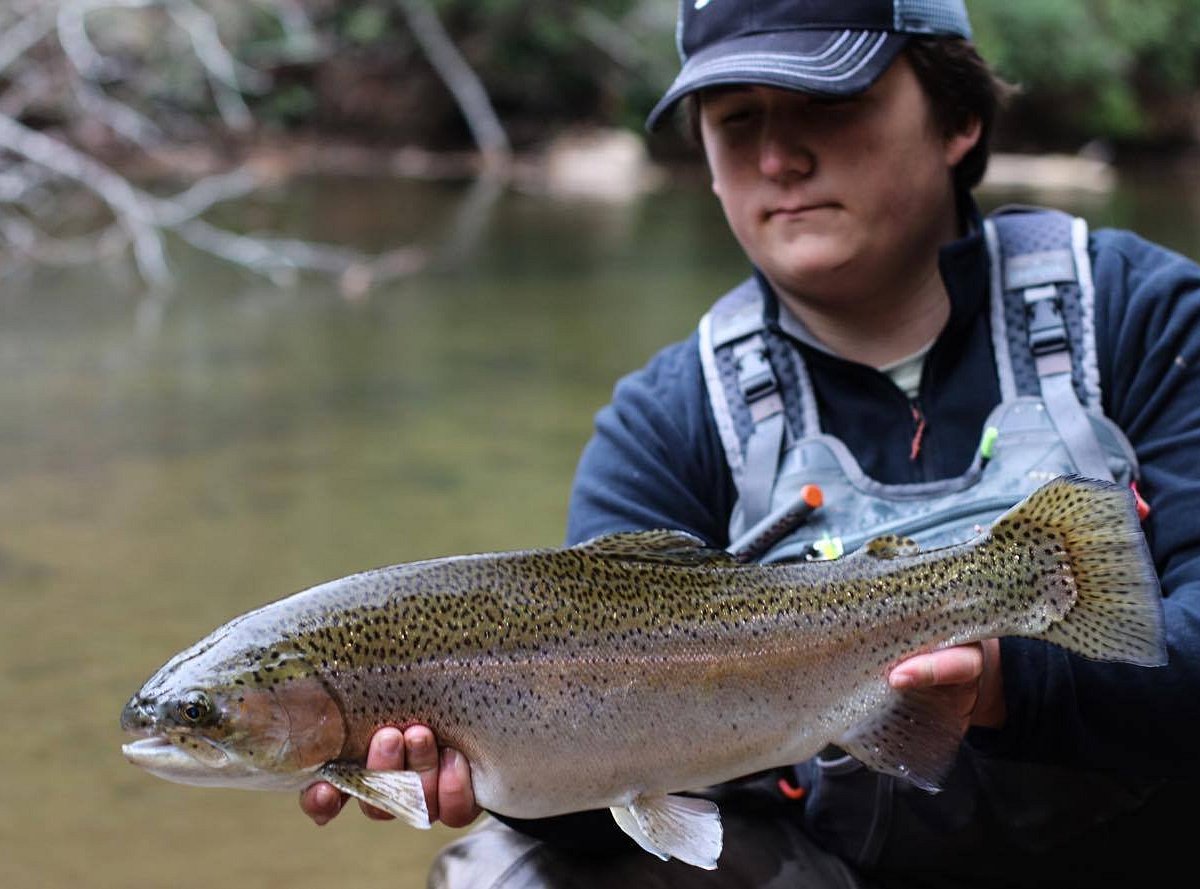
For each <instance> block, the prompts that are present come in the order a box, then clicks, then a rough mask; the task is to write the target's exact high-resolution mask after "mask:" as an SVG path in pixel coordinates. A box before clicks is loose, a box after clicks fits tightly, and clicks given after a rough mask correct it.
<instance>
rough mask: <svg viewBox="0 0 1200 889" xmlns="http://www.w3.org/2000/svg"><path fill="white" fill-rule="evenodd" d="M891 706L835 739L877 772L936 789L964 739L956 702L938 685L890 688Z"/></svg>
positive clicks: (932, 791) (930, 789)
mask: <svg viewBox="0 0 1200 889" xmlns="http://www.w3.org/2000/svg"><path fill="white" fill-rule="evenodd" d="M888 701H889V706H888V707H887V708H886V709H885V710H884V711H883V712H882V713H880V714H879V715H878V716H875V717H874V718H872V719H869V720H867V721H865V722H862V723H860V724H859V725H856V726H855V727H854V728H852V729H851V730H850V731H849V732H847V733H846V735H845V736H844V737H842V738H840V739H839V740H838V741H837V745H838V746H839V747H841V748H842V749H843V750H845V751H846V752H847V753H849V754H850V755H851V756H853V757H854V758H855V759H857V760H858V761H859V762H861V763H862V764H863V765H865V766H866V767H867V768H869V769H873V770H874V771H876V772H883V773H884V774H887V775H895V776H896V777H898V778H904V779H905V780H907V781H911V782H912V783H913V784H915V785H917V786H918V787H920V788H921V789H922V790H928V791H929V792H931V793H936V792H937V791H939V790H941V785H942V781H943V780H944V779H945V777H946V774H947V773H948V772H949V771H950V767H951V766H952V765H953V764H954V758H955V757H956V756H957V755H958V748H959V745H960V743H961V742H962V733H961V729H960V727H959V726H960V717H959V715H958V713H957V712H956V708H955V702H954V701H952V700H951V699H950V698H949V697H948V696H947V695H945V694H941V693H938V692H937V691H936V690H934V689H920V690H918V691H908V692H889V693H888Z"/></svg>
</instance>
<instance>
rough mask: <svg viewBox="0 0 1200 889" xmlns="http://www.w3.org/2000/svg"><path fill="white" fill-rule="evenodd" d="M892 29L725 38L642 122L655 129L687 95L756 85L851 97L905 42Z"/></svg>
mask: <svg viewBox="0 0 1200 889" xmlns="http://www.w3.org/2000/svg"><path fill="white" fill-rule="evenodd" d="M907 40H908V38H907V36H906V35H904V34H895V33H892V32H891V31H862V30H843V29H839V30H836V31H774V32H771V33H767V34H751V35H749V36H746V37H739V38H737V39H735V40H727V41H725V42H724V43H720V44H718V45H717V46H714V47H711V48H709V49H707V50H704V51H702V52H698V53H696V54H695V55H694V56H692V57H691V58H690V59H688V60H687V62H686V63H685V64H684V66H683V69H682V70H681V71H680V72H679V76H678V77H676V78H675V82H674V83H672V84H671V87H670V89H668V90H667V92H666V94H665V95H664V96H663V97H662V99H661V100H659V103H658V104H657V105H655V106H654V110H653V111H651V112H650V116H649V117H647V118H646V129H648V130H654V129H656V128H657V127H658V125H659V124H660V123H662V121H663V119H664V118H665V117H666V116H667V114H668V113H669V112H670V111H671V109H672V108H674V107H675V104H676V103H677V102H678V101H679V100H680V99H682V98H683V97H684V96H686V95H687V94H688V93H691V92H695V91H696V90H700V89H704V88H705V87H710V86H720V85H723V84H734V83H757V84H762V85H764V86H777V87H781V88H783V89H790V90H800V91H802V92H806V93H817V94H820V95H827V96H852V95H854V94H855V93H861V92H862V91H863V90H865V89H867V88H868V87H869V86H870V85H871V84H873V83H874V82H875V81H876V80H877V79H878V78H879V75H881V74H882V73H883V72H884V71H886V70H887V67H888V66H889V65H890V64H891V63H892V60H893V59H895V58H896V54H897V53H898V52H899V51H900V49H901V47H903V46H904V44H905V43H906V42H907Z"/></svg>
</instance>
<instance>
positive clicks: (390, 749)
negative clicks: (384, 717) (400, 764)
mask: <svg viewBox="0 0 1200 889" xmlns="http://www.w3.org/2000/svg"><path fill="white" fill-rule="evenodd" d="M403 740H404V737H403V736H402V735H401V734H399V733H398V732H388V733H387V734H385V735H384V736H383V737H382V738H380V739H379V752H380V753H382V754H383V755H384V756H395V755H396V754H398V753H399V752H400V742H401V741H403Z"/></svg>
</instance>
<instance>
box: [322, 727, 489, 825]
mask: <svg viewBox="0 0 1200 889" xmlns="http://www.w3.org/2000/svg"><path fill="white" fill-rule="evenodd" d="M367 768H368V769H372V770H381V771H383V770H397V769H408V770H410V771H413V772H416V773H417V774H419V775H420V776H421V784H422V786H423V788H424V790H425V807H426V809H428V811H429V820H430V821H431V822H432V821H437V820H438V819H439V818H440V819H441V820H442V821H443V822H444V823H445V824H447V825H449V826H450V827H464V826H465V825H467V824H470V823H471V822H472V821H474V820H475V818H476V817H478V815H479V813H480V812H481V811H482V809H480V808H479V806H478V805H476V803H475V793H474V791H473V789H472V787H471V765H470V763H469V762H468V761H467V758H466V757H465V756H463V755H462V754H461V753H459V752H458V751H457V750H450V749H448V748H446V749H443V750H440V751H439V750H438V746H437V739H435V738H434V736H433V732H432V731H430V730H429V729H428V728H426V727H425V726H423V725H414V726H410V727H409V728H408V729H406V730H405V731H404V732H401V731H400V729H398V728H395V727H392V726H385V727H383V728H381V729H379V731H377V732H376V733H375V734H374V735H373V736H372V738H371V744H370V746H369V747H368V749H367ZM346 799H347V796H346V795H345V794H343V793H339V792H338V790H337V788H335V787H334V786H333V785H331V784H328V783H326V782H324V781H321V782H318V783H316V784H314V785H312V786H311V787H308V788H306V789H305V790H304V791H303V792H302V793H301V794H300V808H301V809H302V810H303V811H304V814H306V815H308V817H310V818H312V819H313V821H315V822H316V823H317V824H319V825H320V824H326V823H327V822H328V821H329V820H330V819H331V818H333V817H334V816H335V815H337V814H338V812H339V811H341V808H342V806H343V805H344V804H345V802H346ZM359 806H360V807H361V808H362V811H363V814H364V815H366V816H367V817H368V818H371V819H373V820H375V821H391V820H392V817H393V816H391V815H389V814H388V813H387V812H384V811H382V810H381V809H377V808H375V807H374V806H371V805H368V804H367V803H364V802H362V801H360V802H359Z"/></svg>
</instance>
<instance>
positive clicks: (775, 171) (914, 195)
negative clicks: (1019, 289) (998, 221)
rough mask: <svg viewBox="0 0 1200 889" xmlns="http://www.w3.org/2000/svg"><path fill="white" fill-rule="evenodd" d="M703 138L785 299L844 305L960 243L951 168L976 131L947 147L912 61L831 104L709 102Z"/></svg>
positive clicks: (753, 97)
mask: <svg viewBox="0 0 1200 889" xmlns="http://www.w3.org/2000/svg"><path fill="white" fill-rule="evenodd" d="M700 131H701V135H702V138H703V141H704V149H705V153H706V155H707V158H708V163H709V168H710V170H711V172H712V178H713V191H714V192H715V193H716V195H717V197H718V198H719V199H720V201H721V205H722V207H723V208H724V210H725V215H726V218H727V219H728V220H729V225H730V227H731V228H732V229H733V233H734V235H735V236H736V237H737V239H738V241H739V242H740V243H741V245H742V248H743V249H744V250H745V251H746V253H747V255H748V256H749V257H750V259H751V261H752V262H754V264H755V265H756V266H757V267H758V268H759V269H761V270H762V271H763V272H764V273H765V274H766V276H767V278H768V279H769V280H770V281H771V282H772V284H774V285H775V287H776V288H777V289H779V290H780V291H781V293H782V294H783V295H785V296H791V297H794V298H796V299H797V300H799V301H800V302H801V303H808V304H810V305H814V306H816V305H824V306H826V307H832V306H835V305H836V306H845V305H847V302H846V301H847V300H866V301H867V303H869V302H870V300H871V299H874V298H879V296H880V295H881V291H882V290H884V289H886V288H889V287H903V286H906V282H908V280H909V279H910V278H911V276H913V275H916V274H927V273H928V270H929V269H930V268H936V256H937V248H938V247H939V246H940V245H941V244H942V243H944V242H945V241H947V240H950V239H952V238H953V237H954V236H955V233H956V229H957V219H956V215H955V201H954V190H953V185H952V175H951V168H952V167H953V166H954V165H955V164H956V163H958V161H959V160H961V159H962V157H963V156H964V155H965V154H966V153H967V151H969V150H970V148H971V146H973V145H974V144H975V142H976V140H977V139H978V127H971V128H970V129H969V130H968V131H967V132H964V133H961V134H956V135H954V136H950V137H946V136H944V135H943V134H942V133H941V132H940V131H939V130H938V128H937V127H936V126H935V124H934V122H933V120H932V117H931V114H930V109H929V103H928V100H927V99H926V97H925V94H924V92H923V91H922V90H921V87H920V84H919V83H918V81H917V79H916V75H914V74H913V72H912V69H911V68H910V67H909V64H908V62H907V61H906V60H905V59H904V58H903V57H901V58H899V59H898V60H897V61H896V62H895V63H893V64H892V66H891V67H890V68H889V69H888V71H887V72H885V74H884V75H883V76H882V77H881V78H880V79H879V80H878V81H877V82H876V83H875V84H874V85H873V86H872V87H871V89H869V90H867V91H866V92H865V93H862V94H860V95H857V96H853V97H850V98H847V99H839V100H836V101H835V100H830V99H822V98H819V97H815V96H810V95H807V94H804V93H798V92H793V91H790V90H782V89H775V88H771V87H764V86H757V85H745V86H735V87H723V88H717V89H713V90H709V91H706V92H705V93H704V94H702V95H701V98H700Z"/></svg>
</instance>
